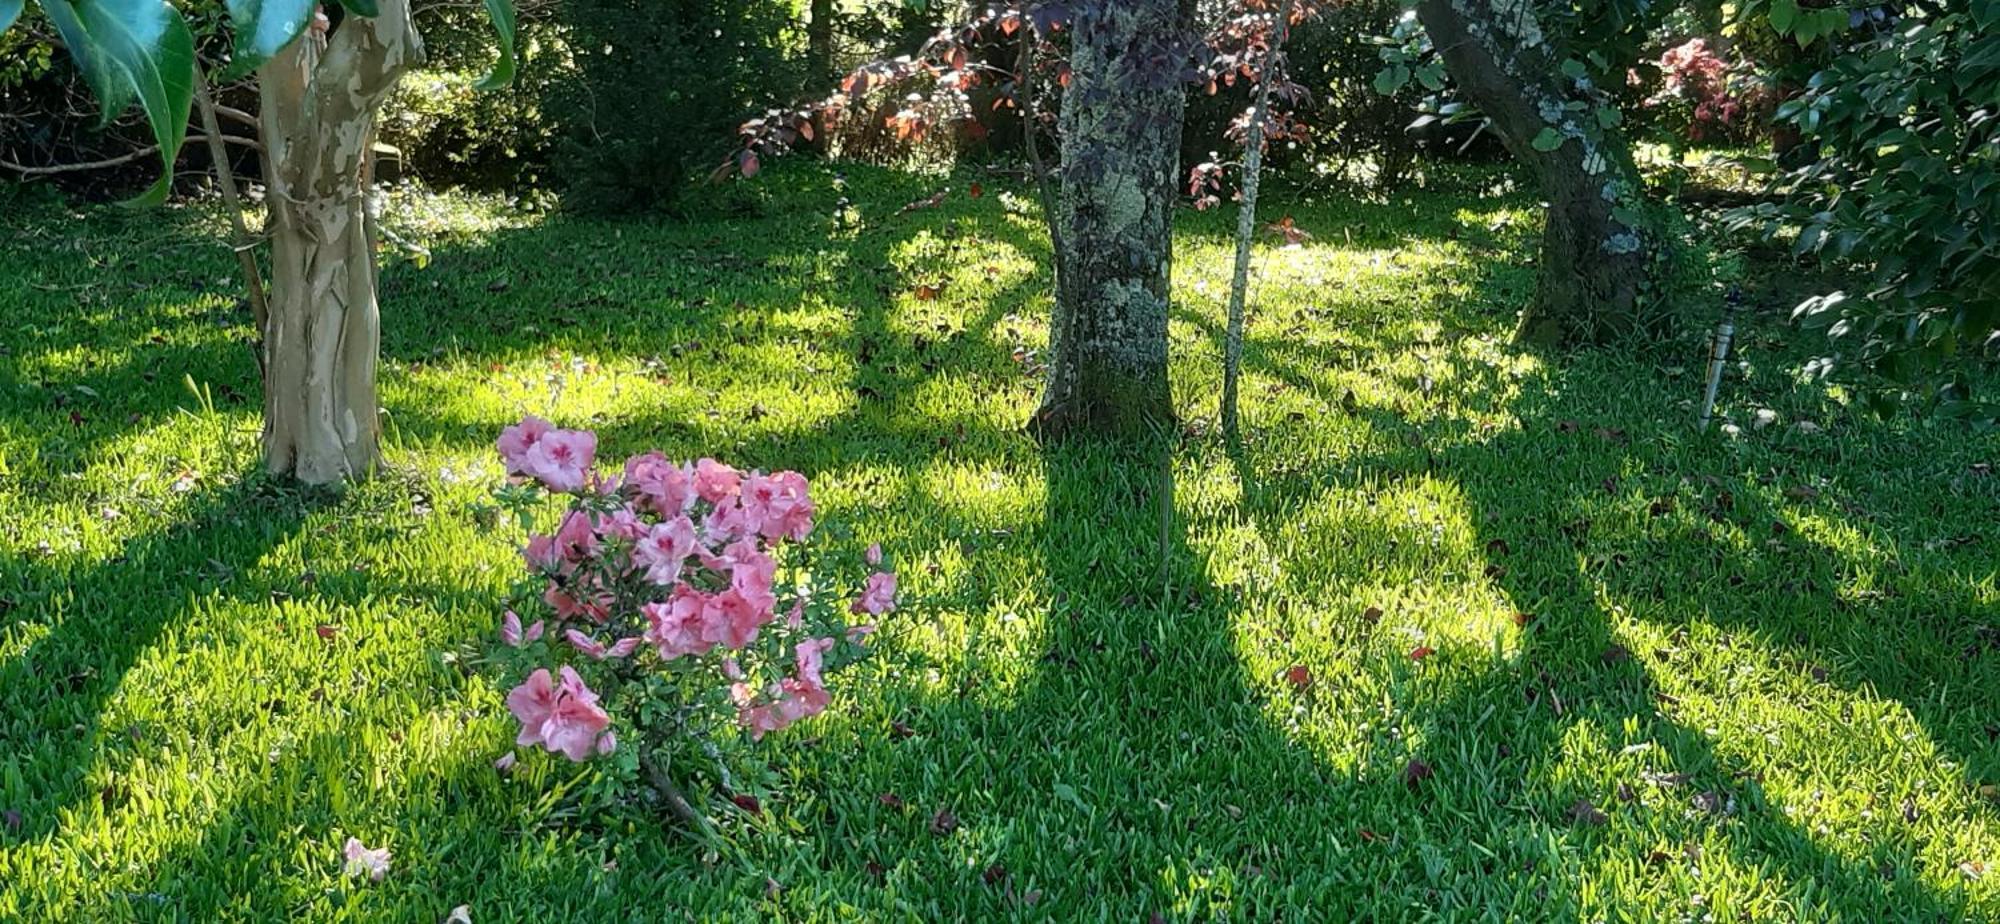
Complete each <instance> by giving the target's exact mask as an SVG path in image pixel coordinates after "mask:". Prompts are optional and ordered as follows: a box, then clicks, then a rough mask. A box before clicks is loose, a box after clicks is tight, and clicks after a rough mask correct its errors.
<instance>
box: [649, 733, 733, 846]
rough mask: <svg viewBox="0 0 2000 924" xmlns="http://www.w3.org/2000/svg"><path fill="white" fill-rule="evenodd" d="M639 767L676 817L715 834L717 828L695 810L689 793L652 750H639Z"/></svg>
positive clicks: (701, 830) (699, 829) (704, 834)
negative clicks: (688, 795) (685, 791)
mask: <svg viewBox="0 0 2000 924" xmlns="http://www.w3.org/2000/svg"><path fill="white" fill-rule="evenodd" d="M639 769H640V771H641V772H643V773H645V774H646V783H647V785H650V786H652V787H653V791H654V792H656V793H659V795H660V800H661V801H663V802H665V803H666V804H667V811H669V812H672V813H673V816H674V818H675V819H677V820H679V821H680V822H681V823H682V824H685V825H688V826H689V827H691V828H694V829H695V830H696V831H697V832H699V833H700V834H702V835H703V836H705V837H713V836H715V829H714V827H712V826H711V825H710V824H709V822H708V818H707V816H704V815H703V814H702V813H700V812H697V811H695V808H694V805H693V804H692V803H690V802H688V798H687V795H686V794H684V793H682V792H681V788H680V786H678V785H676V784H675V783H674V778H673V775H672V774H669V773H668V772H667V768H666V766H665V765H664V764H661V763H660V762H659V761H658V760H655V759H654V758H653V755H652V753H651V752H650V750H648V749H641V750H640V751H639Z"/></svg>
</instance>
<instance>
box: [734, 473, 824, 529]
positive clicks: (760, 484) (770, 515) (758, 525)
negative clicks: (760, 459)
mask: <svg viewBox="0 0 2000 924" xmlns="http://www.w3.org/2000/svg"><path fill="white" fill-rule="evenodd" d="M742 502H743V513H744V519H745V521H747V523H748V524H749V528H750V529H752V530H755V531H756V532H759V533H761V534H763V536H764V537H765V538H767V539H778V538H781V537H790V538H792V539H804V538H805V537H806V535H807V534H808V533H810V532H812V515H813V502H812V498H811V497H809V496H808V495H807V493H806V479H805V476H804V475H801V474H799V473H798V472H779V473H777V474H775V475H770V476H764V475H759V474H756V473H754V472H753V473H751V475H750V476H749V477H748V478H746V479H744V481H743V485H742Z"/></svg>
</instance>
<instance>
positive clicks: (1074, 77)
mask: <svg viewBox="0 0 2000 924" xmlns="http://www.w3.org/2000/svg"><path fill="white" fill-rule="evenodd" d="M1189 21H1190V20H1189V17H1188V11H1187V10H1186V9H1185V8H1184V7H1183V6H1182V5H1181V4H1179V3H1176V2H1175V0H1125V2H1117V3H1094V4H1089V5H1086V6H1081V7H1078V8H1077V10H1076V16H1075V21H1074V24H1073V32H1072V35H1071V38H1070V43H1071V44H1070V73H1071V81H1070V85H1069V88H1068V90H1067V92H1065V93H1064V95H1063V104H1062V114H1061V120H1060V121H1061V128H1062V158H1061V166H1060V168H1059V173H1060V177H1061V195H1060V197H1059V200H1058V203H1057V210H1056V211H1057V214H1056V221H1055V222H1054V228H1055V231H1056V237H1057V239H1056V240H1055V242H1054V244H1055V246H1056V248H1057V250H1058V265H1059V266H1061V267H1062V273H1061V275H1062V277H1063V278H1062V279H1061V280H1059V286H1058V291H1057V297H1056V305H1055V310H1054V313H1053V316H1052V318H1051V324H1050V352H1051V360H1050V367H1049V377H1048V383H1047V387H1046V390H1045V391H1044V392H1043V395H1042V404H1041V408H1040V409H1039V410H1037V411H1036V413H1035V418H1034V421H1033V423H1032V424H1031V428H1032V429H1033V430H1034V431H1035V432H1036V433H1038V434H1040V435H1042V436H1045V437H1057V436H1063V435H1066V434H1071V433H1093V434H1102V435H1113V436H1117V435H1134V434H1142V433H1146V432H1149V431H1152V430H1155V429H1158V428H1161V427H1165V426H1167V425H1169V424H1171V422H1172V420H1173V397H1172V393H1171V391H1170V390H1169V387H1168V381H1167V306H1168V270H1169V265H1170V261H1171V255H1172V244H1173V234H1172V219H1173V203H1174V198H1175V194H1174V187H1175V179H1176V175H1177V170H1178V154H1179V151H1180V133H1181V113H1182V109H1183V108H1184V106H1185V103H1186V96H1185V92H1186V91H1185V89H1184V73H1185V68H1186V63H1187V54H1188V39H1187V37H1188V35H1189Z"/></svg>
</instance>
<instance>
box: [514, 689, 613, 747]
mask: <svg viewBox="0 0 2000 924" xmlns="http://www.w3.org/2000/svg"><path fill="white" fill-rule="evenodd" d="M507 710H508V711H509V712H512V713H513V714H514V718H516V719H518V720H520V722H521V733H520V734H519V735H517V736H515V738H514V743H515V744H521V745H528V744H539V745H541V746H543V747H544V748H547V749H548V751H549V753H552V754H562V755H563V756H565V757H568V758H569V759H570V760H573V761H577V762H579V763H581V762H583V761H584V760H587V759H589V757H590V753H591V751H592V750H593V749H594V748H595V747H596V746H597V736H598V733H599V732H602V731H604V729H605V726H607V725H610V724H611V717H610V716H608V715H606V714H605V713H604V710H603V709H600V708H598V705H597V694H596V693H593V692H591V690H590V688H589V687H588V686H585V685H584V683H583V678H582V677H579V676H577V673H576V669H575V668H572V667H570V666H568V665H564V666H563V668H562V683H561V684H560V685H557V684H553V683H552V682H551V681H550V679H549V671H548V669H547V668H538V669H536V671H535V672H534V673H532V674H529V675H528V679H527V680H526V681H523V682H522V683H521V685H520V686H518V687H515V688H514V689H513V691H512V692H509V693H508V694H507Z"/></svg>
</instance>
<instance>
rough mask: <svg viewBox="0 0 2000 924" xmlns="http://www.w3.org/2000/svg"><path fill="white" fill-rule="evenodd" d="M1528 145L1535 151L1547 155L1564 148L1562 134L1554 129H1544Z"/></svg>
mask: <svg viewBox="0 0 2000 924" xmlns="http://www.w3.org/2000/svg"><path fill="white" fill-rule="evenodd" d="M1528 144H1529V146H1530V147H1533V148H1534V149H1535V150H1537V151H1540V152H1542V153H1544V154H1547V153H1548V152H1550V151H1553V150H1555V149H1557V148H1559V147H1562V146H1563V136H1562V132H1559V131H1556V130H1555V129H1554V128H1553V127H1550V128H1544V129H1542V131H1541V134H1538V135H1536V136H1535V140H1533V141H1530V142H1528Z"/></svg>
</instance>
